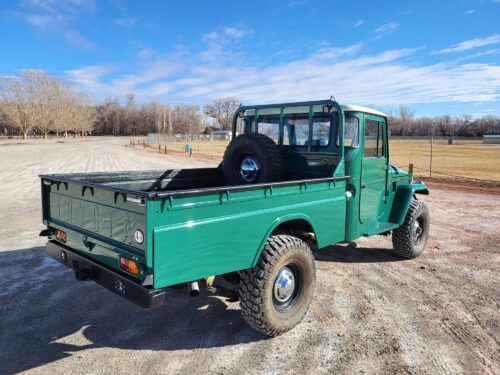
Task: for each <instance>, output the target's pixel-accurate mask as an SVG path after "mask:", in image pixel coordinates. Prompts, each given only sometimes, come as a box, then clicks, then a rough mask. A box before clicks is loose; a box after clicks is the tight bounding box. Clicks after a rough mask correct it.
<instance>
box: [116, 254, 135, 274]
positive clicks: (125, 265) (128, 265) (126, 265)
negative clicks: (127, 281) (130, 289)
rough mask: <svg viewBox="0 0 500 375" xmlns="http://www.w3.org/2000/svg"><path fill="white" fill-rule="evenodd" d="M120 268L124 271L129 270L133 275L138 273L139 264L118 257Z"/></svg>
mask: <svg viewBox="0 0 500 375" xmlns="http://www.w3.org/2000/svg"><path fill="white" fill-rule="evenodd" d="M120 268H121V269H122V270H124V271H127V272H130V273H131V274H133V275H138V274H139V266H138V265H137V263H136V262H134V261H133V260H130V259H127V258H124V257H120Z"/></svg>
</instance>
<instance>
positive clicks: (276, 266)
mask: <svg viewBox="0 0 500 375" xmlns="http://www.w3.org/2000/svg"><path fill="white" fill-rule="evenodd" d="M240 276H241V280H240V290H239V294H240V304H241V310H242V315H243V319H245V321H246V322H247V323H248V324H249V325H250V326H251V327H252V328H254V329H256V330H257V331H259V332H262V333H264V334H266V335H268V336H278V335H280V334H282V333H284V332H286V331H288V330H290V329H292V328H293V327H295V326H296V325H297V324H299V323H300V321H301V320H302V318H303V317H304V315H305V314H306V312H307V310H308V308H309V305H310V304H311V300H312V297H313V294H314V284H315V279H316V267H315V264H314V258H313V256H312V253H311V249H310V247H309V246H308V245H307V243H306V242H304V241H302V240H301V239H299V238H297V237H292V236H288V235H277V236H271V237H270V238H269V240H268V241H267V243H266V245H265V247H264V250H263V252H262V254H261V256H260V259H259V261H258V263H257V265H256V266H255V267H253V268H250V269H248V270H245V271H242V272H240Z"/></svg>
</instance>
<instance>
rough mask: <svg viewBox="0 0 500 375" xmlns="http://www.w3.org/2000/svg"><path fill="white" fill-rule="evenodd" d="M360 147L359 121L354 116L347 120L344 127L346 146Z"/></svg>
mask: <svg viewBox="0 0 500 375" xmlns="http://www.w3.org/2000/svg"><path fill="white" fill-rule="evenodd" d="M358 145H359V119H358V118H357V117H354V116H348V117H346V118H345V126H344V146H345V147H352V148H355V147H358Z"/></svg>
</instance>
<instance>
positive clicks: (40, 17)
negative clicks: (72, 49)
mask: <svg viewBox="0 0 500 375" xmlns="http://www.w3.org/2000/svg"><path fill="white" fill-rule="evenodd" d="M23 6H24V8H23V10H22V11H21V12H17V15H18V16H20V17H21V18H23V19H24V20H25V21H26V22H28V23H29V24H30V25H31V26H33V27H35V28H37V29H39V30H42V31H44V32H52V33H55V34H59V35H62V36H63V37H64V38H65V39H66V40H67V41H68V42H69V43H71V44H73V45H75V46H78V47H81V48H86V49H89V48H93V47H94V46H95V44H94V42H92V41H90V40H89V39H88V38H87V37H85V36H84V35H82V34H81V33H80V32H77V31H75V30H74V29H73V28H72V23H73V22H74V20H75V19H77V18H78V17H80V16H81V15H82V14H84V13H86V12H91V11H93V10H94V9H95V3H94V2H93V1H92V0H27V1H25V2H24V3H23Z"/></svg>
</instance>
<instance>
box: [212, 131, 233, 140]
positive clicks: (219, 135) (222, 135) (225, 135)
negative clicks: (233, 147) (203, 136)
mask: <svg viewBox="0 0 500 375" xmlns="http://www.w3.org/2000/svg"><path fill="white" fill-rule="evenodd" d="M232 135H233V132H232V131H230V130H216V131H214V132H213V133H212V136H213V137H214V139H231V136H232Z"/></svg>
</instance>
